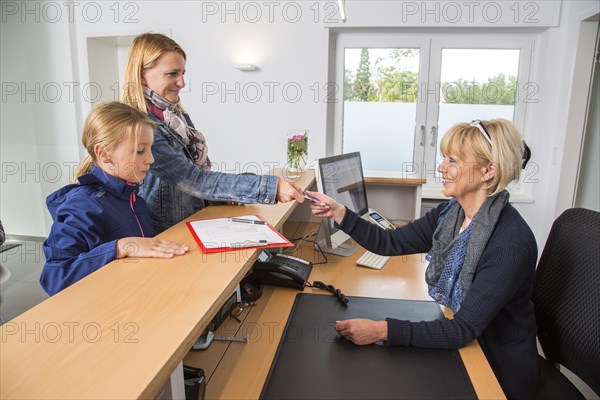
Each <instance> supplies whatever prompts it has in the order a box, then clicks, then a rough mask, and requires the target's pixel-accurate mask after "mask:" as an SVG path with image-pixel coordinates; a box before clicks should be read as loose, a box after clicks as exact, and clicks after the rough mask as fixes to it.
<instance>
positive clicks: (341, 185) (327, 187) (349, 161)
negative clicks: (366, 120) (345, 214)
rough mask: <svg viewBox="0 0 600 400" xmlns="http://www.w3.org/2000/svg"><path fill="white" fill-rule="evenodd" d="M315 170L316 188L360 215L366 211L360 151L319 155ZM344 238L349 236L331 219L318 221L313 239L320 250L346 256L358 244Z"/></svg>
mask: <svg viewBox="0 0 600 400" xmlns="http://www.w3.org/2000/svg"><path fill="white" fill-rule="evenodd" d="M315 171H316V178H317V187H318V189H319V192H321V193H324V194H326V195H327V196H329V197H331V198H332V199H334V200H335V201H337V202H338V203H340V204H343V205H345V206H346V207H348V208H349V209H350V210H352V211H354V212H356V213H358V214H359V215H360V216H361V217H362V216H364V215H366V214H367V213H368V212H369V206H368V204H367V191H366V188H365V180H364V177H363V170H362V163H361V160H360V152H358V151H357V152H354V153H347V154H340V155H337V156H331V157H325V158H321V159H319V160H317V162H316V165H315ZM348 239H350V236H348V235H347V234H346V233H344V232H343V231H342V230H341V229H338V228H336V227H335V223H334V221H333V220H332V219H329V218H327V219H323V220H322V221H321V226H320V229H319V235H318V236H317V241H316V243H317V244H318V245H319V246H318V247H320V249H321V250H322V251H324V252H326V253H331V254H336V255H340V256H349V255H351V254H352V253H354V252H355V251H356V250H357V249H358V246H356V245H353V244H351V243H346V242H347V241H348Z"/></svg>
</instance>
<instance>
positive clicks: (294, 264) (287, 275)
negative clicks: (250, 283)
mask: <svg viewBox="0 0 600 400" xmlns="http://www.w3.org/2000/svg"><path fill="white" fill-rule="evenodd" d="M312 267H313V265H312V263H311V262H310V261H306V260H303V259H301V258H297V257H293V256H288V255H287V254H279V253H270V252H268V251H266V250H263V251H262V253H260V255H259V256H258V260H256V262H255V263H254V266H253V267H252V269H253V273H254V275H255V277H256V278H257V279H258V280H259V281H260V283H262V284H265V285H275V286H288V287H293V288H296V289H300V290H303V289H304V286H305V285H306V281H307V280H308V276H309V275H310V272H311V271H312Z"/></svg>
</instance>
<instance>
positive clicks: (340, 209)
mask: <svg viewBox="0 0 600 400" xmlns="http://www.w3.org/2000/svg"><path fill="white" fill-rule="evenodd" d="M306 194H308V195H309V196H312V197H314V198H316V199H318V200H320V201H319V202H314V201H311V202H310V210H311V211H312V213H313V214H314V215H315V217H319V218H331V219H333V220H334V221H335V222H337V223H338V224H339V223H341V222H342V220H343V219H344V215H346V207H344V206H343V205H341V204H340V203H338V202H336V201H335V200H333V199H332V198H331V197H329V196H326V195H324V194H322V193H319V192H309V191H306Z"/></svg>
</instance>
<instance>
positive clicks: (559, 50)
mask: <svg viewBox="0 0 600 400" xmlns="http://www.w3.org/2000/svg"><path fill="white" fill-rule="evenodd" d="M51 3H53V4H54V5H55V6H57V7H63V14H62V18H60V19H56V18H54V17H53V15H50V11H51V10H50V9H48V10H47V13H46V14H47V15H45V16H46V17H47V18H46V19H53V18H54V20H53V22H45V21H44V18H43V17H44V15H41V18H40V22H36V21H35V18H34V17H32V16H31V15H25V17H26V18H25V22H22V20H23V15H21V14H16V15H13V14H9V13H6V12H4V10H3V15H2V49H1V51H2V54H1V56H2V57H1V62H2V82H3V96H4V94H5V88H4V83H5V82H18V83H20V82H26V83H27V84H28V85H30V84H32V82H41V84H42V86H43V85H44V83H47V82H58V83H59V84H60V85H62V86H65V85H68V84H69V82H76V83H77V84H78V85H79V88H80V89H79V91H78V90H77V89H76V90H75V92H76V93H78V96H77V97H76V98H75V99H69V98H68V96H67V90H66V87H65V88H64V90H63V97H62V98H61V99H60V101H58V102H55V103H52V102H49V101H45V100H42V101H40V102H34V101H32V99H31V97H32V96H29V97H27V99H26V102H24V103H23V102H21V99H20V95H13V96H8V97H7V99H6V101H5V100H4V99H3V101H2V131H1V132H2V136H1V142H2V143H1V144H2V153H1V154H2V168H3V173H4V172H5V169H6V167H7V166H9V164H7V163H8V162H22V161H25V162H28V163H35V162H41V163H50V162H54V163H58V164H60V165H62V164H65V163H69V162H73V161H74V160H78V159H79V154H78V151H79V147H80V145H79V137H80V130H81V126H82V119H83V118H82V115H83V116H85V115H86V114H87V112H88V111H89V109H90V107H91V103H90V101H88V100H89V99H87V98H86V97H85V96H84V94H82V93H81V88H82V87H83V86H85V84H86V83H88V80H89V78H88V76H89V72H88V65H87V54H86V53H87V43H86V38H87V37H88V36H92V37H98V36H119V35H135V34H138V33H141V32H145V31H149V30H154V31H160V32H166V31H170V32H171V36H172V37H173V38H174V39H175V40H176V41H177V42H179V43H180V44H181V45H182V46H183V48H184V49H185V50H186V52H187V54H188V63H187V71H188V72H187V77H188V83H189V84H190V86H189V92H186V93H183V94H182V100H183V104H184V105H185V107H186V108H187V110H188V111H189V112H190V114H191V116H192V118H193V120H194V122H195V124H196V126H197V127H198V128H199V129H200V130H202V131H203V132H204V133H205V134H206V136H207V138H208V143H209V147H210V154H211V158H212V159H213V160H214V161H215V162H216V164H217V166H219V167H220V168H221V169H222V170H224V169H226V170H229V171H233V172H234V171H238V170H240V169H243V168H244V165H248V164H249V163H257V164H258V165H259V166H261V168H265V163H266V162H275V163H280V164H283V162H284V160H285V136H286V133H287V130H288V129H289V128H299V129H308V130H310V138H309V158H310V159H314V158H319V157H322V156H324V155H325V143H326V137H325V135H326V113H327V104H326V103H325V99H326V94H327V92H326V89H325V85H326V83H327V72H328V59H329V56H328V51H329V50H328V38H329V32H328V29H327V28H325V27H324V25H323V18H324V16H325V14H324V12H323V11H324V8H323V7H325V6H326V5H327V4H329V3H330V2H329V3H327V2H322V3H319V4H320V6H321V7H322V8H321V9H320V10H321V12H320V14H319V15H316V14H315V8H314V4H315V3H313V2H281V3H280V2H274V5H273V3H269V4H271V6H268V5H267V3H268V2H254V3H252V2H251V3H252V4H254V5H256V6H252V7H251V6H249V5H248V4H249V3H246V2H226V3H224V2H186V1H179V2H167V1H164V2H159V1H148V2H121V3H113V2H80V3H78V4H79V5H78V6H73V8H72V11H73V12H72V14H73V17H74V22H73V23H69V17H70V16H69V13H68V12H67V11H68V10H67V9H66V6H62V4H63V2H51ZM14 4H16V5H17V6H18V7H20V6H21V3H20V2H14ZM115 4H117V5H118V7H119V8H118V11H119V13H118V15H117V14H116V11H117V8H116V7H115ZM224 5H225V6H226V7H228V9H229V10H230V11H232V12H231V13H226V12H224V11H223V9H222V7H223V6H224ZM297 5H300V6H302V15H301V16H300V17H299V18H298V16H297V14H296V11H297V8H296V7H297ZM3 7H4V6H3ZM41 7H42V10H41V13H43V6H41ZM86 7H87V8H86ZM97 7H100V13H98V9H97ZM110 7H112V8H110ZM235 7H238V8H237V11H236V8H235ZM286 7H287V8H286ZM311 7H313V8H311ZM597 7H598V5H597V2H595V1H565V2H563V4H562V14H561V17H560V23H559V25H558V26H557V27H551V28H548V29H547V30H545V31H543V32H542V33H540V35H539V40H538V41H537V42H536V52H535V54H534V62H535V68H534V70H533V71H532V76H531V79H532V80H534V81H535V82H536V83H537V84H538V85H539V87H540V92H539V96H538V98H539V102H538V103H537V104H529V105H528V112H529V114H528V120H527V122H526V131H527V132H528V142H529V143H530V145H531V147H532V149H533V152H534V153H533V154H534V156H533V159H532V162H535V163H537V164H538V165H539V172H538V175H537V178H538V179H537V181H536V182H535V183H531V184H528V187H526V191H527V193H528V194H529V195H530V196H531V197H532V199H533V200H534V203H533V204H519V205H517V207H518V208H519V210H520V211H521V212H522V214H523V215H524V217H525V218H526V220H527V221H528V222H529V223H530V225H531V226H532V229H533V230H534V233H535V234H536V237H537V238H538V243H540V245H542V244H543V243H544V241H545V237H546V235H547V232H548V231H549V227H550V224H551V223H552V220H553V219H554V217H555V215H554V212H555V208H556V198H557V195H558V192H559V191H560V188H559V187H558V186H557V185H556V182H557V178H556V177H557V176H558V173H559V172H560V170H561V162H562V157H561V151H562V148H563V146H564V143H565V141H566V140H568V135H567V132H566V113H565V111H564V110H566V109H567V108H568V104H569V101H570V98H571V96H577V95H578V93H571V82H572V79H573V74H574V71H573V68H572V65H571V63H570V61H569V60H571V59H572V58H573V55H574V52H575V46H574V43H577V34H578V29H579V25H578V24H579V19H580V16H581V15H582V14H584V13H586V12H589V10H591V9H594V8H597ZM257 11H259V12H260V13H261V15H260V18H258V16H257ZM270 11H271V12H272V13H271V15H270V14H269V12H270ZM11 12H12V11H11ZM48 17H49V18H48ZM236 17H239V20H238V21H236ZM115 20H116V21H117V22H116V23H115ZM223 21H224V22H223ZM236 63H253V64H256V65H257V66H258V67H259V70H258V71H256V72H246V73H243V72H239V71H237V70H235V69H234V68H233V64H236ZM284 87H285V88H287V89H288V92H285V91H283V89H284ZM236 88H239V89H236ZM256 88H260V89H261V90H262V96H261V97H260V98H257V96H256V91H255V89H256ZM269 88H272V89H273V91H272V93H270V92H269ZM298 88H299V89H300V90H301V94H300V95H297V93H296V92H295V89H298ZM208 89H210V90H216V91H217V93H216V94H211V92H208V91H207V90H208ZM224 89H225V90H229V92H227V93H224V91H223V90H224ZM222 95H223V98H222V97H221V96H222ZM236 95H237V96H238V98H237V99H236ZM271 95H272V97H271ZM88 97H89V96H88ZM315 97H316V98H315ZM555 149H556V150H555ZM553 152H558V154H557V156H556V157H552V156H551V155H552V154H553ZM223 163H224V164H223ZM64 169H65V168H63V170H64ZM5 178H6V177H4V176H3V179H2V182H1V185H2V186H1V192H2V195H1V196H2V197H1V200H2V201H1V204H0V217H1V218H2V221H3V222H4V225H5V227H6V229H7V231H8V233H11V234H26V235H35V236H45V235H46V233H47V231H48V230H49V227H50V221H49V219H48V216H47V212H46V210H45V207H44V205H43V201H42V199H43V198H45V196H47V195H48V194H49V193H51V192H52V191H53V190H55V189H57V188H59V187H60V186H62V185H64V184H65V183H66V181H68V177H67V176H66V174H65V176H63V177H62V179H60V180H58V181H49V180H43V179H42V180H41V181H40V182H34V181H33V180H32V179H26V180H25V182H22V181H20V180H19V181H16V180H14V179H5Z"/></svg>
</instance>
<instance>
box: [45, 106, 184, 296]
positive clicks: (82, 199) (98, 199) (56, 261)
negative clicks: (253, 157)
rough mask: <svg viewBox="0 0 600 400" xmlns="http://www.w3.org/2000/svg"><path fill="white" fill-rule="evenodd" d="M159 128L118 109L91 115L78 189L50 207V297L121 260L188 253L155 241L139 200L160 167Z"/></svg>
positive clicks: (63, 192)
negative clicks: (154, 167)
mask: <svg viewBox="0 0 600 400" xmlns="http://www.w3.org/2000/svg"><path fill="white" fill-rule="evenodd" d="M154 127H155V126H154V123H153V122H152V121H151V120H150V119H149V118H148V117H147V116H146V115H144V113H142V112H140V111H138V110H136V109H134V108H131V107H129V106H127V105H125V104H122V103H117V102H112V103H105V104H102V105H99V106H98V107H96V108H95V109H94V110H93V111H92V112H91V113H90V115H89V116H88V118H87V120H86V121H85V125H84V128H83V137H82V141H83V145H84V146H85V148H86V150H87V152H88V154H89V155H88V157H87V158H86V160H85V161H84V162H83V164H82V165H81V167H80V168H79V170H78V171H77V172H76V174H75V177H76V181H78V182H77V183H73V184H71V185H67V186H65V187H64V188H62V189H60V190H58V191H56V192H54V193H52V194H51V195H50V196H48V198H47V200H46V204H47V206H48V210H49V211H50V214H51V215H52V219H53V220H54V224H53V225H52V229H51V230H50V235H49V236H48V239H47V240H46V241H45V242H44V246H43V250H44V254H45V256H46V264H45V265H44V268H43V270H42V275H41V277H40V283H41V285H42V287H43V288H44V290H46V292H48V294H50V295H54V294H55V293H57V292H59V291H61V290H62V289H64V288H66V287H68V286H70V285H72V284H73V283H75V282H77V281H78V280H80V279H81V278H83V277H85V276H87V275H89V274H91V273H92V272H94V271H96V270H97V269H99V268H102V267H103V266H104V265H106V264H107V263H109V262H111V261H113V260H115V259H118V258H124V257H160V258H170V257H173V256H174V255H180V254H184V253H185V252H186V251H187V250H188V247H187V246H184V245H181V244H178V243H174V242H170V241H168V240H160V239H156V238H153V237H152V236H153V235H154V229H153V224H152V220H151V218H150V212H149V210H148V206H147V205H146V203H145V202H144V200H143V199H142V198H141V197H137V196H136V194H137V192H138V186H139V185H140V184H141V183H142V181H143V179H144V177H145V176H146V174H147V173H148V170H149V168H150V164H152V163H153V162H154V158H153V157H152V152H151V151H150V148H151V146H152V142H153V136H154Z"/></svg>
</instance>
